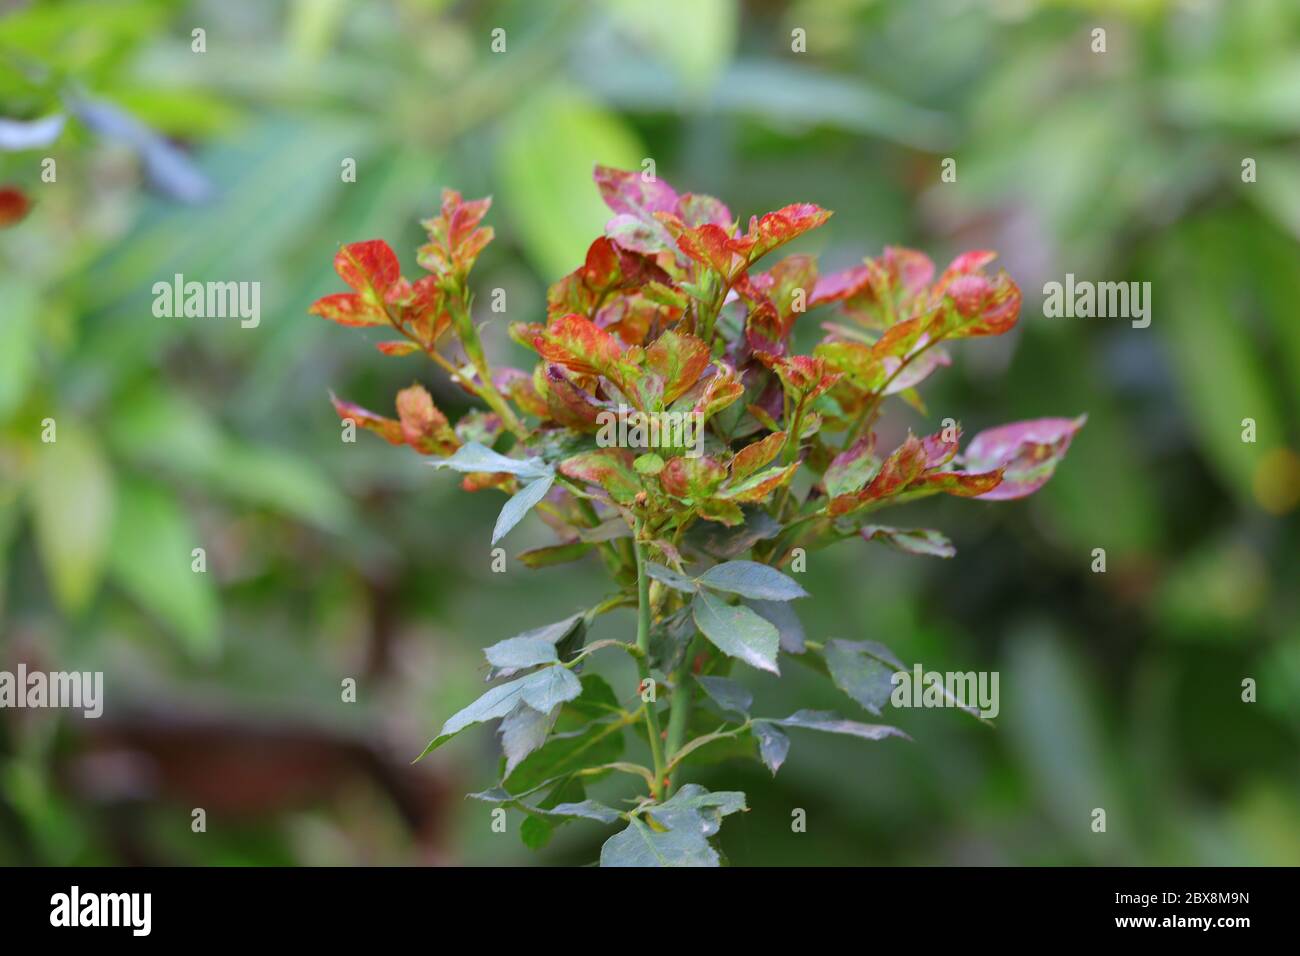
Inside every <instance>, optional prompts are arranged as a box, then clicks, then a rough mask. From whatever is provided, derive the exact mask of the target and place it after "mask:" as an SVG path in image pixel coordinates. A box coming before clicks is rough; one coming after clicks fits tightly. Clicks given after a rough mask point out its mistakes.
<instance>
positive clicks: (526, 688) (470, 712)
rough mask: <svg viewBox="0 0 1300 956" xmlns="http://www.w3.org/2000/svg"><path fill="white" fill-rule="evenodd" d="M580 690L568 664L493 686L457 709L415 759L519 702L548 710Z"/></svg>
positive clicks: (496, 716) (570, 698) (510, 709)
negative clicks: (476, 698)
mask: <svg viewBox="0 0 1300 956" xmlns="http://www.w3.org/2000/svg"><path fill="white" fill-rule="evenodd" d="M581 692H582V685H581V684H580V683H579V682H578V678H577V677H575V676H574V675H573V672H572V671H570V670H569V669H568V668H567V667H560V666H558V665H556V666H551V667H544V668H542V669H541V670H539V671H533V672H532V673H531V674H528V675H526V676H524V677H520V678H518V679H517V680H512V681H507V682H506V683H504V684H498V685H497V686H496V687H493V688H492V689H491V690H489V691H488V692H487V693H485V694H484V695H483V696H481V697H480V698H479V699H478V700H476V701H474V703H472V704H470V705H469V706H468V707H465V708H463V709H462V710H459V711H457V712H456V713H455V714H453V715H452V716H451V718H450V719H448V721H447V722H446V723H445V724H443V725H442V730H440V731H438V736H436V737H434V738H433V740H431V741H430V742H429V746H427V747H425V748H424V752H423V753H422V754H420V756H419V757H417V758H416V759H417V760H419V759H420V758H421V757H425V756H427V755H428V754H430V753H432V752H433V751H434V750H437V749H438V748H439V747H441V746H442V745H443V744H445V743H446V742H447V741H448V740H450V739H451V738H452V737H454V736H456V735H457V734H458V733H460V732H461V731H462V730H464V729H465V728H466V727H469V726H470V725H472V724H481V723H483V722H484V721H487V720H495V719H497V718H498V717H504V716H506V714H508V713H510V712H511V711H512V710H514V709H515V707H517V706H518V705H519V703H520V702H521V701H522V702H523V703H525V704H527V705H528V706H529V707H531V708H533V709H534V710H538V711H542V712H544V713H549V712H550V710H551V709H552V708H554V707H555V706H556V705H557V704H562V703H564V701H566V700H573V698H575V697H577V696H578V694H580V693H581Z"/></svg>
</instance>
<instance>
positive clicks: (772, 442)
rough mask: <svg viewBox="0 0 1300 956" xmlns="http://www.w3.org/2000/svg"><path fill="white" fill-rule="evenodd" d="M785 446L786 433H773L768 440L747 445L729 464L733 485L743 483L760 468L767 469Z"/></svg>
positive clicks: (764, 439)
mask: <svg viewBox="0 0 1300 956" xmlns="http://www.w3.org/2000/svg"><path fill="white" fill-rule="evenodd" d="M784 445H785V432H773V433H772V434H770V435H768V436H767V437H766V438H763V439H760V440H759V441H756V442H754V443H753V444H752V445H746V446H745V447H744V448H742V449H740V451H738V452H736V454H735V455H733V456H732V458H731V462H730V463H729V464H728V471H729V472H730V474H731V483H732V484H735V483H736V482H739V481H743V480H744V479H746V478H748V477H749V476H750V475H752V474H754V472H756V471H758V470H759V469H760V468H766V467H767V466H768V465H770V464H771V463H772V462H773V461H774V460H775V459H776V456H777V455H779V454H780V453H781V448H782V447H783V446H784Z"/></svg>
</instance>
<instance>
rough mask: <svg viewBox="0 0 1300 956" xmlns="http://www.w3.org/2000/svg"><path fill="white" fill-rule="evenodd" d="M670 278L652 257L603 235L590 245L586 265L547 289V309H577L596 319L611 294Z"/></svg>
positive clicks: (560, 310) (569, 310) (553, 310)
mask: <svg viewBox="0 0 1300 956" xmlns="http://www.w3.org/2000/svg"><path fill="white" fill-rule="evenodd" d="M668 281H669V279H668V274H667V273H665V272H664V271H663V270H662V269H660V268H659V266H658V265H656V264H655V263H654V262H653V261H652V260H651V259H649V258H647V257H645V256H642V255H638V254H637V253H635V252H629V251H628V250H626V249H624V248H622V247H620V246H619V245H617V244H616V243H614V242H611V241H610V240H609V239H607V238H606V237H604V236H601V237H599V238H598V239H596V241H595V242H593V243H592V244H591V246H590V247H588V249H587V256H586V259H585V260H584V262H583V264H582V265H581V266H579V267H578V268H577V269H576V270H574V271H573V272H571V273H569V274H568V275H567V276H565V277H564V278H563V279H561V280H560V281H559V282H557V283H555V284H554V285H553V286H551V288H550V289H549V290H548V291H547V293H546V311H547V313H548V314H549V315H556V314H562V313H567V312H576V313H579V314H584V315H586V316H588V317H589V318H594V316H595V313H596V311H597V310H598V309H599V308H600V306H601V305H602V304H603V303H605V302H606V301H608V299H609V297H610V295H611V294H613V293H616V292H625V291H629V290H632V289H637V288H640V287H641V286H643V285H646V284H648V283H650V282H661V283H662V282H668Z"/></svg>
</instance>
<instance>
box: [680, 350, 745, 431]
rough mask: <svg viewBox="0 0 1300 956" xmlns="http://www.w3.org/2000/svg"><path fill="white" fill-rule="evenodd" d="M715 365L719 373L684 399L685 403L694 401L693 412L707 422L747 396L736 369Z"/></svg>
mask: <svg viewBox="0 0 1300 956" xmlns="http://www.w3.org/2000/svg"><path fill="white" fill-rule="evenodd" d="M715 364H716V366H717V369H718V370H717V372H715V373H714V374H713V375H712V376H711V377H710V378H708V379H707V380H705V381H704V383H703V385H702V386H701V385H699V384H697V385H696V388H695V389H692V391H691V392H690V393H688V394H687V395H685V396H683V398H682V402H683V403H684V402H687V401H692V405H691V410H692V411H694V412H696V413H698V414H700V415H702V416H703V417H704V419H705V420H706V421H707V420H708V419H709V418H711V417H713V416H714V415H716V414H717V413H718V412H720V411H722V410H723V409H724V408H726V407H727V406H729V405H731V404H732V403H733V402H735V401H736V400H737V399H738V398H740V397H741V396H742V395H744V394H745V386H744V385H743V384H742V383H741V382H740V380H739V379H738V378H737V377H736V372H735V369H733V368H731V366H729V365H725V364H723V363H721V362H718V363H715ZM697 392H698V395H697V394H696V393H697ZM676 410H681V409H676Z"/></svg>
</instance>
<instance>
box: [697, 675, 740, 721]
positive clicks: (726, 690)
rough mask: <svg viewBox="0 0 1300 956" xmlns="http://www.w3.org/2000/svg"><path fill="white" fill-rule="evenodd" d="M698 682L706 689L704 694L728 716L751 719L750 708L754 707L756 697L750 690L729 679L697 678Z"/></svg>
mask: <svg viewBox="0 0 1300 956" xmlns="http://www.w3.org/2000/svg"><path fill="white" fill-rule="evenodd" d="M695 680H696V682H697V683H699V685H700V686H701V687H702V688H704V693H706V694H708V695H709V699H710V700H711V701H713V702H714V703H715V704H717V705H718V707H719V708H721V709H722V711H723V713H726V714H739V715H740V716H741V717H745V718H748V717H749V708H750V707H751V706H753V703H754V695H753V694H751V693H750V692H749V688H748V687H746V686H745V685H744V684H741V683H740V682H738V681H734V680H732V679H731V678H729V677H708V676H706V677H697V678H695Z"/></svg>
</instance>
